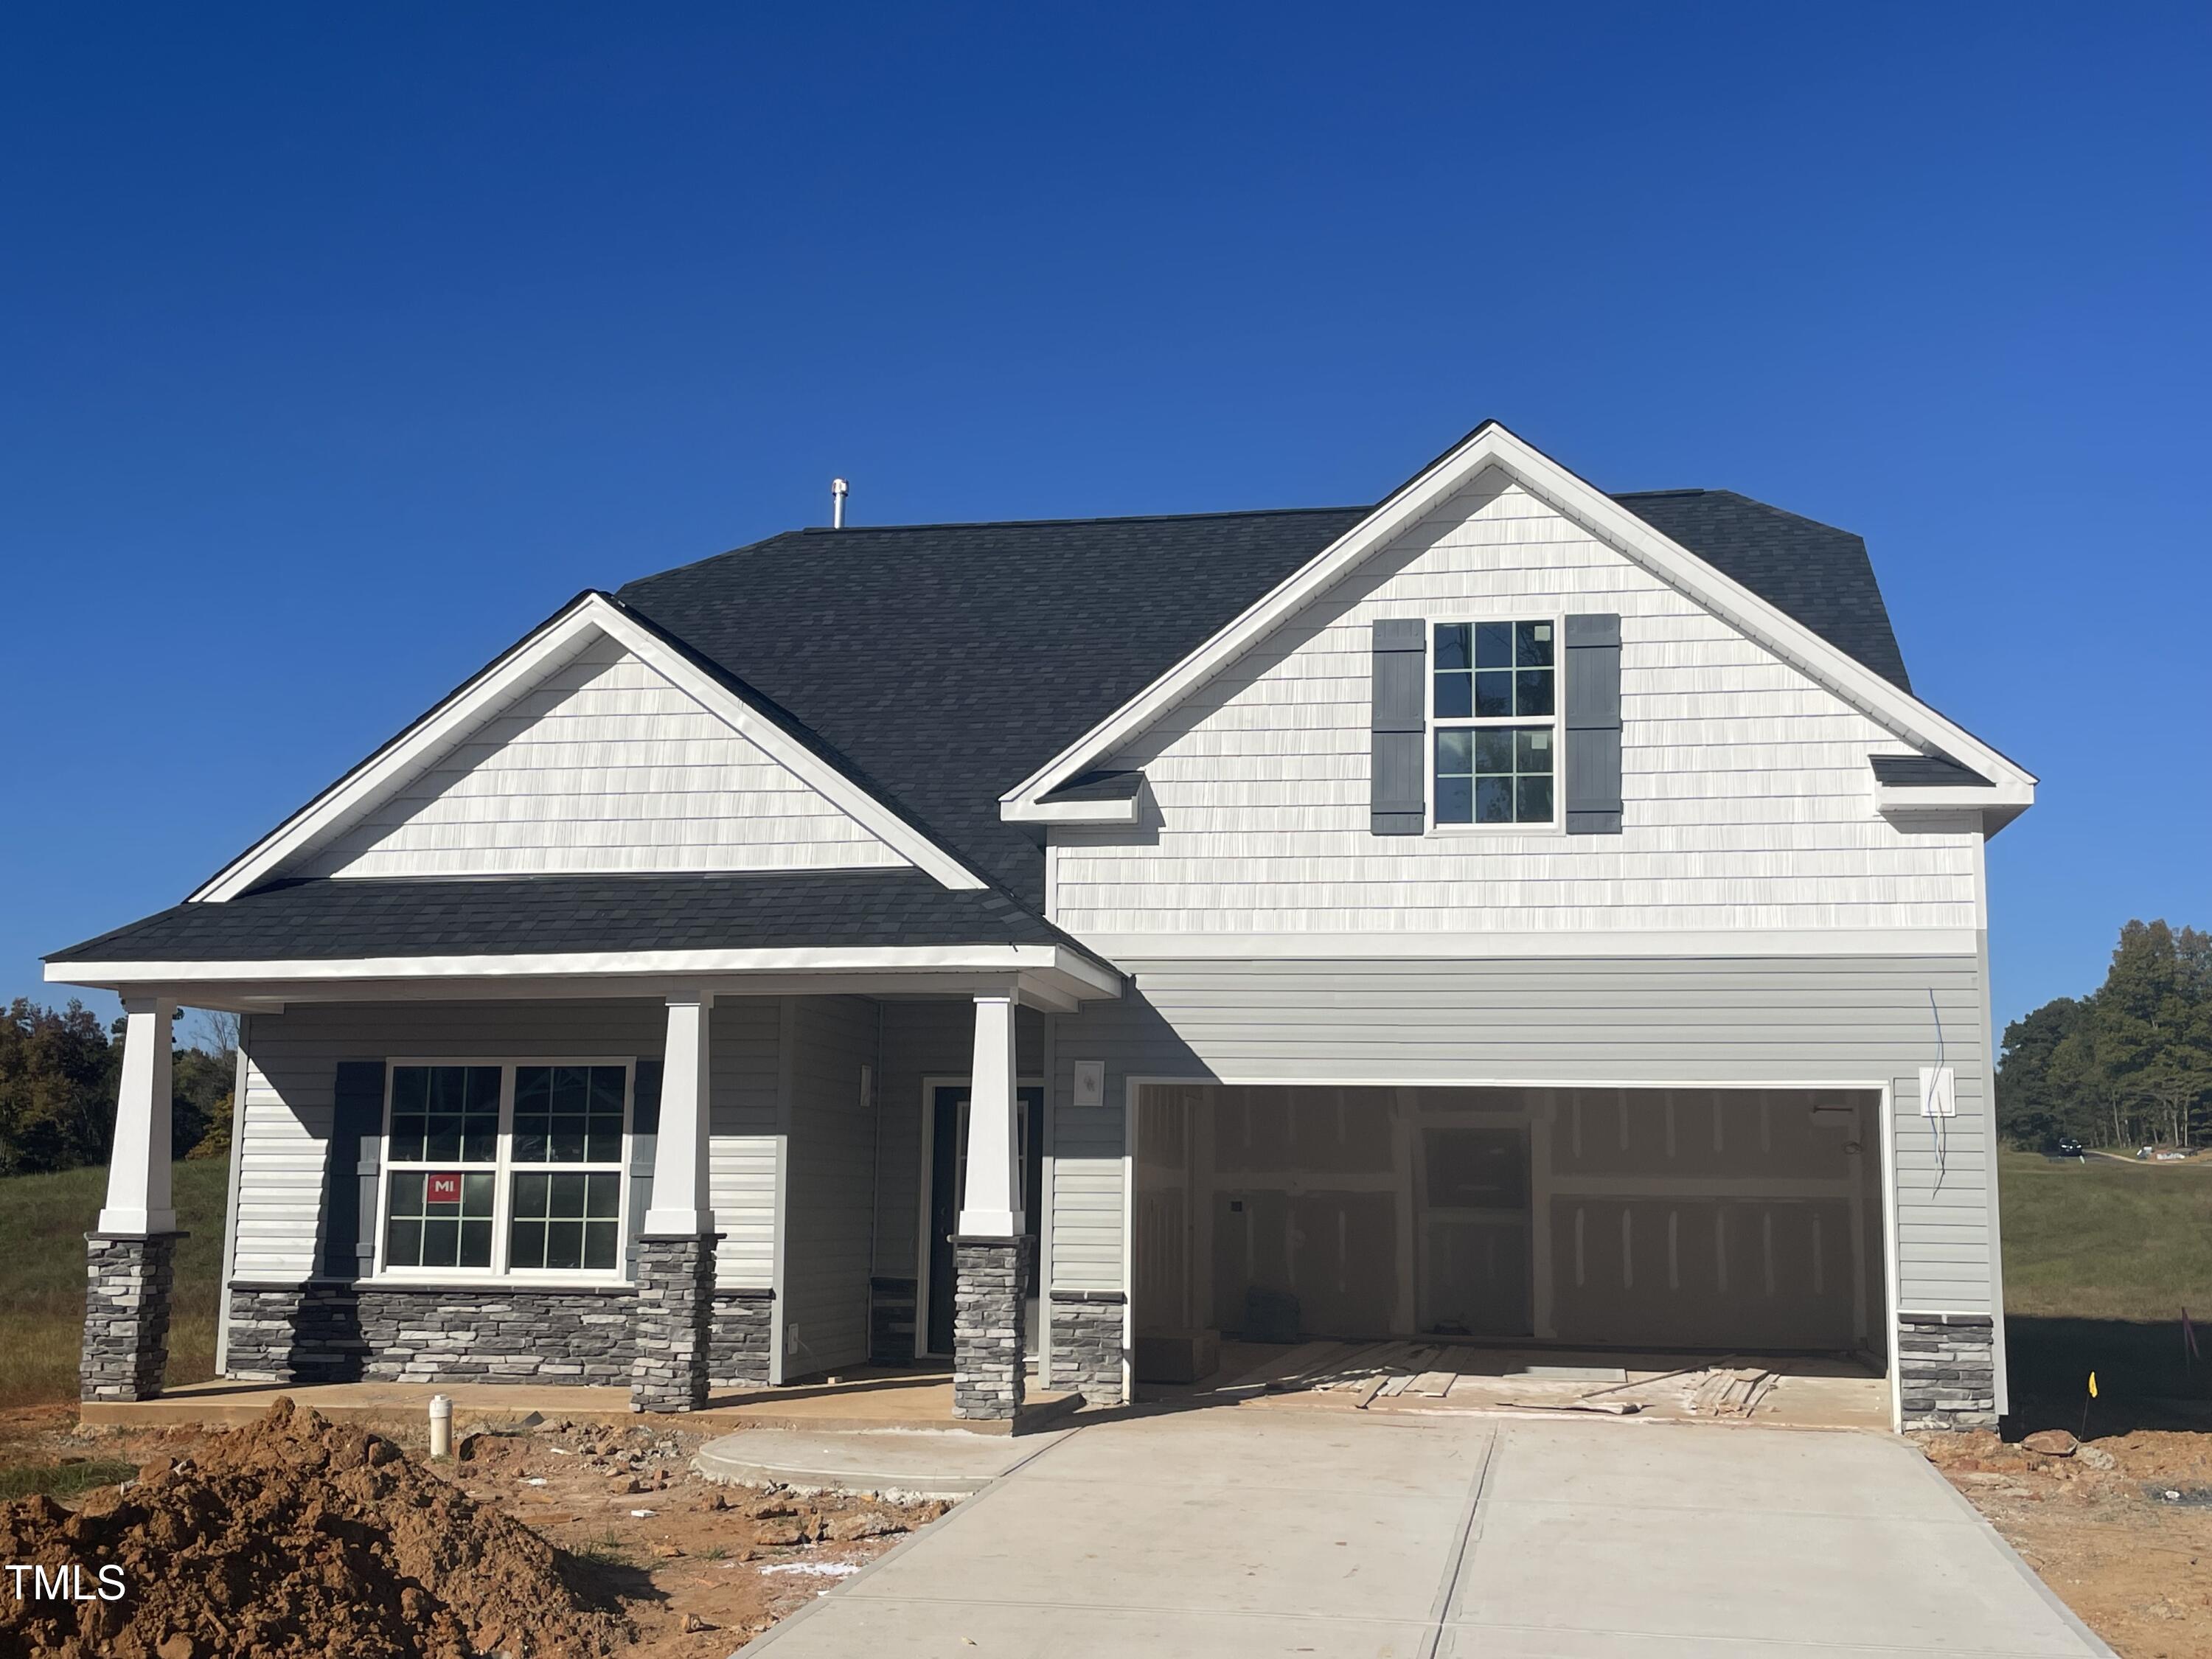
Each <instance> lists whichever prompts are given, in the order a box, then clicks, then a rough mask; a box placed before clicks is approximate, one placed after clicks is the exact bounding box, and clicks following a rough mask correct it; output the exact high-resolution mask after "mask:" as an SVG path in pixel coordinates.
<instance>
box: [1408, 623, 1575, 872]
mask: <svg viewBox="0 0 2212 1659" xmlns="http://www.w3.org/2000/svg"><path fill="white" fill-rule="evenodd" d="M1497 622H1503V623H1507V624H1508V625H1509V626H1510V625H1512V624H1514V623H1524V622H1527V623H1540V622H1548V623H1551V625H1552V714H1551V720H1550V722H1549V723H1550V726H1551V728H1552V816H1551V819H1550V821H1549V822H1548V823H1547V822H1546V821H1544V820H1542V819H1531V820H1530V821H1528V823H1438V822H1437V731H1438V730H1439V729H1449V730H1451V731H1462V730H1465V731H1471V732H1480V731H1486V730H1487V731H1500V730H1511V729H1512V728H1514V727H1516V726H1534V725H1537V724H1539V723H1540V722H1541V721H1542V720H1543V716H1541V715H1536V714H1504V715H1501V714H1492V715H1491V716H1489V717H1488V718H1487V719H1485V718H1482V717H1480V716H1477V715H1473V714H1470V715H1467V716H1465V717H1464V718H1462V717H1461V716H1459V715H1456V714H1455V715H1452V716H1450V717H1449V718H1444V717H1441V716H1439V715H1438V714H1437V629H1439V628H1462V627H1463V628H1477V627H1480V626H1481V625H1482V624H1483V623H1497ZM1423 626H1425V628H1426V629H1428V630H1429V635H1428V639H1427V641H1426V649H1425V653H1424V655H1423V669H1422V671H1423V673H1424V674H1425V677H1426V678H1427V682H1428V683H1427V684H1425V685H1424V686H1423V687H1422V688H1421V698H1422V702H1421V707H1422V708H1423V709H1424V710H1425V713H1426V714H1427V717H1428V718H1427V724H1426V726H1425V727H1424V728H1423V731H1422V736H1421V742H1422V745H1423V748H1422V754H1421V799H1422V811H1424V812H1425V813H1426V815H1427V817H1428V828H1427V829H1426V830H1425V831H1424V833H1425V834H1426V835H1429V836H1439V837H1442V838H1443V839H1445V840H1451V839H1454V838H1455V837H1458V836H1564V835H1565V833H1566V826H1567V768H1566V753H1567V619H1566V616H1565V613H1564V612H1560V611H1534V610H1531V611H1515V612H1513V613H1511V614H1510V615H1507V614H1504V613H1503V612H1500V613H1498V614H1495V615H1487V616H1469V617H1456V616H1455V617H1437V619H1436V620H1434V621H1433V622H1427V623H1424V624H1423ZM1471 640H1472V636H1471V635H1470V641H1471ZM1471 661H1472V659H1470V662H1471ZM1470 671H1472V669H1471V668H1470Z"/></svg>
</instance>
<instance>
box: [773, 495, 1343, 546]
mask: <svg viewBox="0 0 2212 1659" xmlns="http://www.w3.org/2000/svg"><path fill="white" fill-rule="evenodd" d="M1374 510H1375V509H1374V505H1373V503H1372V502H1363V501H1353V502H1347V503H1346V504H1345V505H1343V506H1340V507H1217V508H1213V509H1211V510H1209V511H1206V512H1203V513H1105V514H1103V515H1101V516H1098V517H1095V518H1087V519H1086V518H1060V519H945V520H936V521H933V522H931V523H927V524H848V525H846V526H843V527H842V529H837V528H832V527H831V526H829V525H826V524H810V525H801V526H799V528H798V529H796V530H781V531H778V532H776V533H775V535H773V536H770V537H769V538H768V540H769V541H772V542H773V541H781V539H782V538H784V537H786V536H842V535H847V534H849V533H850V532H854V531H872V532H886V531H907V530H1042V529H1046V528H1048V527H1050V526H1054V525H1068V524H1081V525H1099V524H1179V523H1184V522H1187V521H1189V520H1196V519H1277V518H1289V517H1293V516H1295V515H1297V514H1298V513H1371V512H1373V511H1374ZM750 545H752V546H755V547H758V546H761V545H763V544H762V543H759V542H755V543H752V544H750ZM733 551H742V550H741V549H733Z"/></svg>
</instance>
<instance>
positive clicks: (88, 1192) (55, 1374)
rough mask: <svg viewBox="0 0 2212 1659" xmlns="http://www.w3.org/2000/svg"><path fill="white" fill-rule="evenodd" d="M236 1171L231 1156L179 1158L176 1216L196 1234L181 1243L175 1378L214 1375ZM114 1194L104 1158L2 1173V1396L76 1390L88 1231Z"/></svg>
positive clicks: (23, 1397) (172, 1331)
mask: <svg viewBox="0 0 2212 1659" xmlns="http://www.w3.org/2000/svg"><path fill="white" fill-rule="evenodd" d="M228 1176H229V1164H228V1160H226V1159H223V1158H201V1159H197V1160H195V1161H193V1162H191V1163H183V1164H178V1165H177V1166H176V1170H175V1176H174V1181H175V1186H176V1203H177V1223H178V1225H179V1226H181V1227H182V1228H184V1230H185V1231H186V1232H188V1233H190V1234H191V1237H189V1238H187V1239H185V1242H184V1243H182V1244H181V1245H179V1247H178V1250H177V1296H176V1301H175V1304H173V1311H172V1315H171V1319H170V1325H169V1380H170V1381H171V1382H173V1383H190V1382H197V1381H199V1380H201V1379H202V1378H204V1377H210V1376H214V1375H215V1316H216V1301H217V1297H216V1279H218V1277H219V1276H220V1274H221V1272H222V1210H223V1194H224V1187H225V1184H226V1182H227V1181H228ZM106 1194H107V1171H106V1169H104V1168H101V1169H88V1170H64V1171H63V1172H62V1173H61V1174H59V1175H39V1176H9V1177H8V1178H6V1179H5V1180H0V1406H27V1405H35V1404H39V1403H40V1402H43V1401H64V1400H74V1399H76V1362H77V1347H78V1342H79V1339H80V1338H81V1337H82V1334H83V1330H84V1236H85V1234H87V1233H88V1232H90V1231H92V1228H93V1224H94V1222H96V1221H97V1220H98V1219H99V1218H100V1203H101V1200H103V1199H104V1198H106Z"/></svg>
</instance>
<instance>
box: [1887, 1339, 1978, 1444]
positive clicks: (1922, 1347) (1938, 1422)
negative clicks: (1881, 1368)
mask: <svg viewBox="0 0 2212 1659" xmlns="http://www.w3.org/2000/svg"><path fill="white" fill-rule="evenodd" d="M1996 1379H1997V1373H1996V1322H1995V1321H1993V1320H1992V1319H1990V1316H1989V1315H1987V1314H1914V1313H1903V1314H1899V1315H1898V1316H1897V1386H1898V1397H1899V1401H1901V1402H1902V1403H1903V1406H1904V1411H1903V1413H1902V1416H1903V1420H1904V1424H1905V1427H1906V1428H1908V1429H1994V1428H1995V1427H1996V1425H1997V1380H1996Z"/></svg>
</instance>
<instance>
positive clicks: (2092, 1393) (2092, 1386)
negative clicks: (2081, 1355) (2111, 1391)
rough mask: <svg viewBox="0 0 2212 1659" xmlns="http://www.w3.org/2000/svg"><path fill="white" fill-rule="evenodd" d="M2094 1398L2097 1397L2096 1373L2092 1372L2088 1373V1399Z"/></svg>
mask: <svg viewBox="0 0 2212 1659" xmlns="http://www.w3.org/2000/svg"><path fill="white" fill-rule="evenodd" d="M2096 1397H2097V1373H2096V1372H2094V1371H2091V1372H2090V1373H2089V1398H2090V1399H2092V1400H2094V1399H2095V1398H2096Z"/></svg>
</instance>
